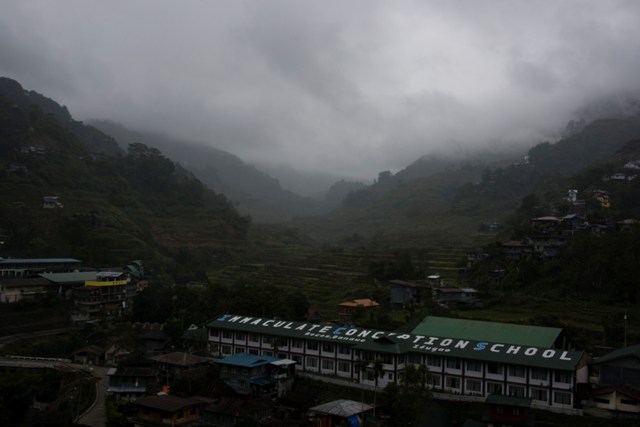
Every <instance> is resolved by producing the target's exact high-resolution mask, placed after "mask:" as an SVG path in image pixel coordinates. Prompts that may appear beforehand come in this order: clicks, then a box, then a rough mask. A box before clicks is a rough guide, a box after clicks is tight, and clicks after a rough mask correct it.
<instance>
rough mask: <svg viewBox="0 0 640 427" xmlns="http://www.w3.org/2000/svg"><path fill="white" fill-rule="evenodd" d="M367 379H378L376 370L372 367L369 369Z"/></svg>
mask: <svg viewBox="0 0 640 427" xmlns="http://www.w3.org/2000/svg"><path fill="white" fill-rule="evenodd" d="M366 375H367V379H368V380H369V381H375V380H376V372H375V371H374V370H372V369H367V373H366Z"/></svg>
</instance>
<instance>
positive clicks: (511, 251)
mask: <svg viewBox="0 0 640 427" xmlns="http://www.w3.org/2000/svg"><path fill="white" fill-rule="evenodd" d="M500 253H501V254H502V255H503V256H504V257H505V258H509V259H522V258H529V257H530V256H531V254H532V253H533V240H531V239H530V238H528V237H525V238H524V239H522V240H511V241H509V242H505V243H503V244H501V245H500Z"/></svg>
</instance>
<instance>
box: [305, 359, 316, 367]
mask: <svg viewBox="0 0 640 427" xmlns="http://www.w3.org/2000/svg"><path fill="white" fill-rule="evenodd" d="M317 367H318V358H317V357H307V368H317Z"/></svg>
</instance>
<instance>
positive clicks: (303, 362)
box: [0, 259, 640, 426]
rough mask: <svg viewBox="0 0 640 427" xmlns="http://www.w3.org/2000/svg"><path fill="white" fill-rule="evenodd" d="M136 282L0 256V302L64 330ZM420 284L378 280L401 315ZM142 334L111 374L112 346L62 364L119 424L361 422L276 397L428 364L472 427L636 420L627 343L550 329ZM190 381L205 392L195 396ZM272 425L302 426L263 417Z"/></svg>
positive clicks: (489, 326)
mask: <svg viewBox="0 0 640 427" xmlns="http://www.w3.org/2000/svg"><path fill="white" fill-rule="evenodd" d="M142 273H143V271H142V264H141V263H140V262H134V263H131V265H129V266H127V267H126V268H122V269H115V268H113V269H107V270H100V271H96V270H92V271H83V269H82V268H81V262H80V261H79V260H75V259H0V291H1V292H0V295H1V298H2V302H3V303H12V302H15V301H20V300H21V299H24V298H29V297H32V296H34V295H37V294H41V293H43V292H45V293H46V292H51V291H53V292H56V293H58V294H61V295H66V296H68V297H69V298H70V299H72V300H73V301H74V306H75V308H76V310H75V312H74V316H75V320H76V321H79V322H109V321H113V320H118V319H122V318H124V317H125V316H126V314H127V313H128V312H129V310H130V308H131V306H132V299H133V297H134V296H135V294H136V292H137V291H138V290H139V289H140V288H139V286H140V284H141V283H143V282H144V281H143V280H142V278H143V274H142ZM430 280H431V282H432V283H431V284H430V285H418V284H415V283H411V282H404V281H398V280H394V281H391V282H389V295H390V302H391V304H392V305H393V304H397V305H398V306H402V307H406V306H407V305H410V304H421V303H424V301H425V299H427V298H434V296H437V298H441V297H442V295H446V294H447V293H448V292H447V289H448V288H444V287H442V286H439V285H440V284H441V283H440V281H439V278H438V277H437V276H433V277H431V278H430ZM458 294H468V295H467V296H466V297H465V298H467V297H468V298H475V295H474V291H473V290H469V289H468V290H465V289H462V290H459V291H457V293H456V296H455V298H463V297H462V296H460V295H458ZM442 298H446V297H442ZM363 306H364V308H365V309H367V310H377V309H378V307H379V304H378V303H375V302H374V301H371V300H354V301H348V302H345V303H342V304H341V305H340V309H342V310H343V312H342V316H343V320H345V319H346V318H348V316H349V315H350V314H353V312H354V310H356V308H357V307H363ZM144 332H145V333H144V334H141V339H143V340H146V341H145V342H144V343H143V344H142V347H141V348H142V351H141V354H142V355H144V358H143V360H140V363H139V366H127V367H115V366H118V364H119V362H120V361H121V360H123V358H126V357H127V356H129V355H130V354H131V353H132V352H133V351H134V349H127V348H125V347H124V346H115V345H112V346H110V347H109V348H108V349H92V348H85V349H81V350H80V351H78V352H77V353H76V354H75V360H76V361H77V362H81V363H93V364H104V365H111V366H114V367H113V368H112V369H110V370H109V373H108V377H109V384H108V394H109V395H111V396H112V397H113V398H114V399H127V400H130V401H133V402H134V407H135V408H136V409H135V410H136V413H135V416H134V417H133V418H132V420H131V421H132V423H133V424H134V425H139V426H151V425H161V424H168V423H169V424H171V425H198V423H199V425H220V426H226V425H229V426H231V425H234V424H235V423H236V422H238V421H239V420H240V419H243V418H246V417H250V418H253V419H255V420H270V421H269V422H267V421H265V422H264V424H263V425H271V426H274V425H309V424H308V423H309V420H312V422H313V425H327V426H331V425H340V423H350V424H348V425H354V426H356V425H361V422H362V420H363V419H364V418H366V417H367V416H371V414H372V411H374V410H375V408H374V406H373V405H371V404H370V403H371V402H368V403H366V404H365V402H353V401H349V400H341V401H335V402H330V403H323V404H320V403H322V402H316V401H314V400H313V396H309V397H308V399H301V396H296V395H292V394H291V393H290V392H289V390H290V389H291V387H292V384H293V383H294V381H295V378H297V377H298V376H306V377H311V378H314V379H318V380H322V381H324V380H330V381H331V382H334V383H338V384H342V385H345V386H350V387H358V388H363V389H367V390H372V389H376V390H381V389H383V388H384V387H385V386H386V385H388V384H391V383H399V382H401V379H402V377H403V375H404V372H405V369H406V368H407V367H408V366H409V365H415V366H425V367H426V368H427V372H428V376H427V378H426V379H425V384H426V386H427V387H429V388H430V389H431V391H432V393H433V394H434V396H435V397H436V398H443V399H447V398H457V397H458V396H465V399H467V400H471V401H477V402H484V403H486V404H487V405H488V406H489V407H490V408H491V410H490V411H489V414H490V415H489V418H488V419H485V420H482V421H481V422H482V423H484V424H480V425H491V423H494V424H496V423H500V422H505V420H508V421H509V422H511V423H512V425H530V424H527V423H530V422H531V417H530V411H531V409H534V408H536V409H544V410H551V411H560V412H567V413H573V414H582V413H584V412H586V411H590V410H593V409H596V408H597V409H601V410H609V411H618V412H621V413H628V414H640V363H639V360H640V345H636V346H630V347H627V348H623V349H620V350H617V351H613V352H611V353H609V354H606V355H604V356H602V357H599V358H594V357H592V356H591V355H589V354H587V353H586V352H584V351H582V350H580V349H578V348H577V347H576V345H575V344H574V343H573V342H572V340H571V338H570V337H569V336H567V334H566V333H565V332H564V331H563V330H562V329H560V328H549V327H540V326H528V325H514V324H506V323H498V322H486V321H475V320H463V319H453V318H446V317H436V316H427V317H425V318H424V319H422V321H421V322H419V323H418V324H417V325H414V326H412V327H411V328H410V329H405V330H402V331H385V330H375V329H368V328H362V327H358V326H355V325H353V324H352V323H351V322H348V321H341V322H330V323H329V322H322V321H321V318H315V319H311V318H310V319H308V320H307V321H304V322H297V321H289V320H286V319H270V318H264V317H256V316H243V315H234V314H224V315H219V316H217V317H216V318H215V319H214V320H211V321H210V322H208V323H207V324H206V325H204V327H200V328H198V327H196V326H192V327H191V328H190V329H189V330H187V331H185V334H184V335H183V347H182V348H181V350H183V351H167V350H166V347H165V345H164V343H165V342H166V335H164V333H163V331H162V328H161V327H160V328H156V329H147V330H145V331H144ZM192 350H196V351H200V354H202V355H203V356H197V355H195V354H191V353H190V351H192ZM138 351H140V348H139V349H138ZM203 382H204V383H205V384H204V385H205V388H206V389H209V390H210V391H211V392H210V393H207V394H206V396H207V397H202V395H201V394H199V395H195V396H194V395H193V390H196V389H197V390H202V389H203V387H202V386H203ZM176 394H179V395H180V396H192V397H176ZM282 417H289V418H296V419H298V420H301V421H300V423H299V424H278V423H276V422H275V421H274V419H276V418H282ZM505 417H507V418H505ZM514 420H515V421H514Z"/></svg>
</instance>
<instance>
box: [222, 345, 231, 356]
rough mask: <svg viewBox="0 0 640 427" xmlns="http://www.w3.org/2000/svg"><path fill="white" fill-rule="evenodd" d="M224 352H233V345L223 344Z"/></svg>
mask: <svg viewBox="0 0 640 427" xmlns="http://www.w3.org/2000/svg"><path fill="white" fill-rule="evenodd" d="M222 354H231V346H230V345H223V346H222Z"/></svg>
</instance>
